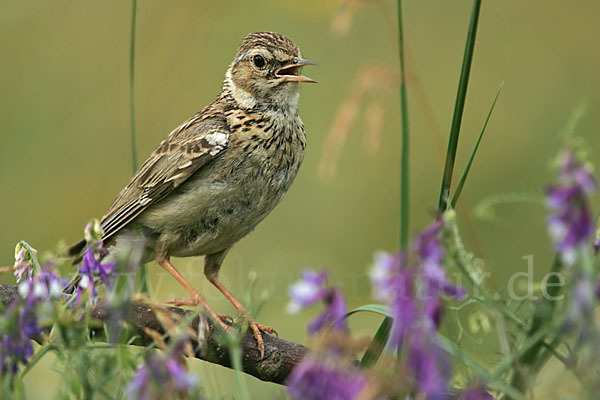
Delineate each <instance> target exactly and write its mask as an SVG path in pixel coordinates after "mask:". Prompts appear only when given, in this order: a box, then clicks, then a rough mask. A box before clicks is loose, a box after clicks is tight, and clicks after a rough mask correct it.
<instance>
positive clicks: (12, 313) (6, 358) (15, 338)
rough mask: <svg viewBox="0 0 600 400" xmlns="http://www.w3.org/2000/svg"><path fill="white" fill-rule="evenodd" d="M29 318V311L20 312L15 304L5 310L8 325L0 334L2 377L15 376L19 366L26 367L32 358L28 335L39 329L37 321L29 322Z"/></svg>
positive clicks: (0, 368)
mask: <svg viewBox="0 0 600 400" xmlns="http://www.w3.org/2000/svg"><path fill="white" fill-rule="evenodd" d="M31 316H32V314H31V313H30V312H29V311H27V312H22V311H21V310H20V307H19V304H18V303H17V302H13V303H12V304H11V305H10V306H9V308H8V309H7V310H6V313H5V315H4V320H5V321H7V322H8V323H7V324H6V325H7V326H5V327H4V328H5V329H6V330H3V331H2V332H1V334H2V345H1V346H0V371H1V372H2V375H7V374H11V375H15V374H16V373H18V372H19V364H23V365H26V364H27V363H28V362H29V359H30V358H31V357H33V345H32V344H31V336H29V334H30V333H36V332H38V331H39V329H38V327H37V321H31ZM24 317H25V318H26V320H25V321H24V320H23V318H24ZM33 317H35V313H34V314H33Z"/></svg>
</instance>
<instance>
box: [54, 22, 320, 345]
mask: <svg viewBox="0 0 600 400" xmlns="http://www.w3.org/2000/svg"><path fill="white" fill-rule="evenodd" d="M307 65H317V64H316V63H315V62H313V61H310V60H308V59H304V58H302V56H301V53H300V50H299V48H298V47H297V46H296V45H295V44H294V43H293V42H292V41H291V40H290V39H288V38H287V37H285V36H284V35H282V34H279V33H276V32H254V33H250V34H248V35H247V36H246V37H245V38H244V39H243V40H242V43H241V44H240V46H239V48H238V50H237V53H236V55H235V57H234V59H233V61H232V63H231V64H230V66H229V68H228V69H227V72H226V74H225V79H224V81H223V85H222V89H221V91H220V93H219V94H218V96H217V97H216V99H215V100H214V101H213V102H211V103H210V104H208V105H207V106H206V107H204V109H202V110H201V111H199V112H197V113H196V114H194V115H193V116H192V117H191V118H189V119H187V120H186V121H185V122H183V123H182V124H181V125H179V126H178V127H177V128H175V129H174V130H173V131H172V132H171V133H170V134H169V135H168V136H167V137H166V139H164V140H163V141H162V142H161V143H160V145H159V146H158V147H157V148H156V150H154V152H153V153H152V154H151V155H150V156H149V158H148V159H147V160H146V161H145V162H144V163H143V165H142V166H141V167H140V168H139V169H138V170H137V172H136V173H135V174H134V176H133V177H132V178H131V180H130V182H129V183H128V184H127V186H125V188H124V189H123V190H122V191H121V192H120V193H119V195H118V196H117V198H116V199H115V200H114V202H113V203H112V205H111V206H110V207H109V209H108V211H107V212H106V213H105V214H104V216H103V217H102V219H101V220H100V224H101V227H102V231H103V236H102V240H103V242H104V246H105V247H106V248H107V249H108V253H107V255H106V257H105V259H108V260H110V259H116V258H117V256H118V254H120V253H121V254H122V252H125V251H129V249H131V247H132V246H139V248H141V249H142V252H143V256H142V260H141V261H142V263H147V262H150V261H152V260H156V261H157V263H158V264H159V265H160V266H161V267H162V268H164V269H165V270H166V271H168V272H169V273H170V274H171V275H172V276H173V277H174V278H175V279H176V280H177V281H178V282H179V283H180V284H181V285H182V286H183V288H184V289H185V290H186V291H187V293H188V294H189V296H190V298H189V299H176V300H174V301H172V302H171V303H172V304H176V305H193V306H200V307H202V308H203V309H204V310H205V311H206V313H207V314H208V315H209V316H210V317H211V318H212V319H213V320H214V321H216V322H217V323H218V324H219V325H220V326H221V327H222V328H223V329H228V326H227V324H225V323H224V322H223V319H224V316H223V315H222V314H219V313H217V312H215V311H213V310H212V308H211V307H210V306H209V305H208V304H207V302H206V300H205V298H204V297H203V296H202V295H201V294H200V293H199V292H198V291H197V290H196V289H195V288H194V286H193V285H192V284H190V283H189V282H188V281H187V280H186V279H185V278H184V277H183V276H182V275H181V274H180V273H179V271H178V270H177V269H176V268H175V266H174V265H173V263H172V262H171V257H195V256H204V274H205V276H206V278H207V279H208V281H210V282H211V283H212V284H213V285H214V286H215V287H216V288H217V289H218V290H219V291H220V292H221V293H222V294H223V295H224V296H225V297H226V298H227V300H229V302H230V303H231V304H232V305H233V307H234V308H235V309H236V310H237V312H238V313H239V315H240V316H243V317H244V318H245V319H246V320H247V321H248V325H249V328H250V330H251V331H252V334H253V336H254V338H255V339H256V342H257V348H258V350H259V351H260V353H261V357H263V356H264V339H263V336H262V332H268V333H274V332H275V331H274V329H272V328H270V327H268V326H265V325H262V324H258V323H257V322H256V321H255V320H254V319H252V317H251V316H249V315H248V312H247V311H246V309H245V308H244V306H243V305H242V304H241V303H240V302H239V301H238V300H237V299H236V298H235V297H234V296H233V294H232V293H231V292H230V291H229V290H228V289H227V288H226V287H225V286H224V285H223V284H222V283H221V281H220V280H219V270H220V268H221V265H222V264H223V260H224V259H225V257H226V255H227V253H228V252H229V251H230V249H231V248H232V246H233V245H234V244H235V243H236V242H238V241H239V240H240V239H242V238H243V237H245V236H246V235H248V234H249V233H250V232H251V231H252V230H254V228H255V227H256V226H257V225H258V223H260V222H261V221H262V220H263V219H264V218H265V217H266V216H267V215H268V214H269V213H270V212H271V211H272V210H273V208H274V207H275V206H276V205H277V204H278V203H279V202H280V201H281V200H282V198H283V197H284V195H285V194H286V192H287V191H288V189H289V188H290V185H291V184H292V182H293V181H294V179H295V177H296V175H297V173H298V170H299V168H300V165H301V164H302V161H303V158H304V151H305V147H306V134H305V131H304V124H303V122H302V120H301V119H300V116H299V113H298V102H299V92H298V90H299V84H300V83H302V82H313V83H316V82H317V81H315V80H314V79H311V78H309V77H306V76H304V75H301V74H300V72H301V69H302V68H303V67H304V66H307ZM86 247H87V243H86V241H85V240H81V241H79V242H77V243H75V244H74V245H72V246H70V247H69V248H68V249H67V251H66V255H67V256H69V257H78V258H80V257H81V256H82V255H83V253H84V252H85V251H86Z"/></svg>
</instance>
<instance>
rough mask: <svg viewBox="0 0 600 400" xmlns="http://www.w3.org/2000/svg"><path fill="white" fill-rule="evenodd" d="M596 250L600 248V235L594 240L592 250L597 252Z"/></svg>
mask: <svg viewBox="0 0 600 400" xmlns="http://www.w3.org/2000/svg"><path fill="white" fill-rule="evenodd" d="M598 250H600V237H597V238H596V239H595V240H594V252H595V253H596V254H598Z"/></svg>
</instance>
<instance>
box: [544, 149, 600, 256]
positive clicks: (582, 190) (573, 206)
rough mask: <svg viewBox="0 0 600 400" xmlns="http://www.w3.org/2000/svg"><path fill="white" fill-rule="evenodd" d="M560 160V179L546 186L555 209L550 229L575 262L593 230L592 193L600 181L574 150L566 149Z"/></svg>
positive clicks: (557, 245)
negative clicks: (579, 250) (590, 201)
mask: <svg viewBox="0 0 600 400" xmlns="http://www.w3.org/2000/svg"><path fill="white" fill-rule="evenodd" d="M559 161H560V171H559V177H558V178H559V179H558V180H559V182H558V183H557V184H555V185H551V186H549V187H548V188H547V190H546V198H547V201H548V205H549V206H550V208H551V209H552V214H551V215H550V216H549V217H548V230H549V232H550V236H551V238H552V240H553V242H554V246H555V248H556V250H557V251H558V252H560V254H561V257H562V259H563V262H565V263H566V264H567V265H572V264H573V263H574V262H575V257H576V251H577V249H578V248H580V247H582V246H585V245H586V243H588V240H589V239H590V237H591V235H592V234H593V229H594V223H593V220H592V214H591V211H590V208H589V201H588V196H589V195H590V194H592V193H593V192H594V191H595V190H596V181H595V179H594V176H593V175H592V174H591V173H590V171H589V170H588V169H587V168H586V166H584V165H583V164H581V163H580V162H579V161H578V160H577V159H576V157H575V155H574V153H573V152H572V151H566V152H564V153H563V154H562V155H561V158H560V160H559Z"/></svg>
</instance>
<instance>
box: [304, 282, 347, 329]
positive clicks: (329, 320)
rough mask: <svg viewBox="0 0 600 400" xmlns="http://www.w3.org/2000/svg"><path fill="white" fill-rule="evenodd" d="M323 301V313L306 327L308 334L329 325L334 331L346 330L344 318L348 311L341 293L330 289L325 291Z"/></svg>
mask: <svg viewBox="0 0 600 400" xmlns="http://www.w3.org/2000/svg"><path fill="white" fill-rule="evenodd" d="M323 301H324V303H325V308H324V309H323V312H322V313H321V314H320V315H319V316H318V317H317V318H316V319H314V320H313V321H312V322H311V323H310V324H309V325H308V332H310V333H313V334H314V333H317V332H319V331H320V330H321V329H323V328H324V327H327V326H330V325H331V326H332V327H333V329H336V330H340V331H345V330H347V326H346V319H345V318H346V314H347V312H348V309H347V308H346V301H345V300H344V295H343V294H342V292H341V291H340V290H339V289H330V290H328V291H327V295H326V296H325V297H324V299H323Z"/></svg>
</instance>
